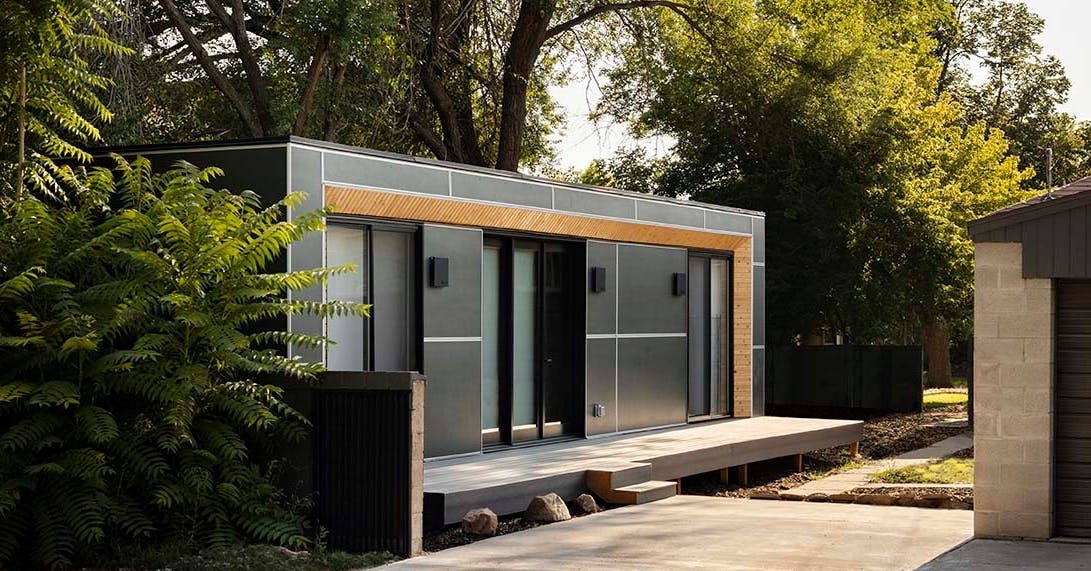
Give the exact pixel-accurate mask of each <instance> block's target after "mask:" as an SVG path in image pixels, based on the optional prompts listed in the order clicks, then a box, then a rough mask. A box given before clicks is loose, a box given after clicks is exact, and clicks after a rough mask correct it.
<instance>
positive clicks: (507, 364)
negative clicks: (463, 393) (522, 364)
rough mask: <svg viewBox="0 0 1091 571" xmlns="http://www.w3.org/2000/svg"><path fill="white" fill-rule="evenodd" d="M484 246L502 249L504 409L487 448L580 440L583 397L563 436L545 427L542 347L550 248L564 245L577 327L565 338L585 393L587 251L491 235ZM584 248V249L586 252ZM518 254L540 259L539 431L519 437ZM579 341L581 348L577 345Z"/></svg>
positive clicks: (574, 244)
mask: <svg viewBox="0 0 1091 571" xmlns="http://www.w3.org/2000/svg"><path fill="white" fill-rule="evenodd" d="M483 245H484V246H491V247H499V249H500V256H499V282H500V292H499V299H498V301H499V307H498V313H499V316H498V317H499V322H500V323H499V326H500V331H499V340H498V342H499V347H498V349H499V350H498V356H499V359H500V363H499V366H498V367H497V371H498V373H499V377H500V378H499V387H498V393H499V394H498V399H499V400H498V402H499V405H500V410H499V424H500V426H499V430H498V431H491V432H489V433H486V432H484V431H483V432H482V446H483V448H484V449H490V448H497V447H505V448H506V447H509V446H514V445H520V444H533V443H537V442H540V441H542V440H548V439H553V438H566V437H573V436H580V435H582V432H583V417H582V415H580V414H578V413H579V411H580V410H582V408H583V402H582V401H583V396H582V394H577V395H575V397H576V398H578V400H579V401H580V402H578V403H576V402H573V403H572V414H573V418H572V422H571V423H568V425H562V426H561V428H560V429H559V430H547V427H546V422H545V421H546V414H545V413H546V411H545V389H546V387H545V378H544V377H545V375H544V367H545V359H544V358H543V343H544V337H545V319H544V312H545V287H544V285H545V263H544V260H545V252H546V249H547V248H548V247H550V246H556V245H560V246H563V247H564V248H565V250H566V251H567V252H568V253H569V254H570V256H569V260H568V264H569V266H570V268H571V269H572V270H574V271H571V272H569V276H568V277H569V282H570V283H569V284H567V285H568V287H570V288H571V292H572V298H571V299H570V300H569V301H570V303H569V306H570V307H569V309H570V310H571V312H572V314H573V318H572V321H571V324H572V327H571V328H570V329H571V331H569V334H568V335H567V336H566V337H568V338H569V339H570V342H571V343H572V347H571V348H570V351H571V369H572V377H573V380H572V383H573V387H578V388H579V389H583V388H584V386H585V383H584V378H583V374H582V372H583V369H584V367H583V363H584V347H583V345H584V344H583V343H582V341H583V338H584V333H585V328H584V327H579V326H580V325H581V324H583V323H584V321H585V319H584V318H583V316H584V314H585V307H584V306H585V303H578V301H579V300H582V299H584V298H583V297H581V295H586V293H585V292H584V291H583V289H582V288H581V287H580V285H581V284H582V283H583V275H582V274H583V272H582V271H578V270H579V268H582V267H583V266H584V265H585V264H584V263H583V261H584V259H585V256H586V248H585V246H583V245H584V242H583V241H578V240H564V239H556V238H552V237H541V236H528V235H523V234H492V233H489V234H486V235H485V237H484V241H483ZM581 247H582V248H581ZM516 248H525V249H533V250H534V251H535V253H536V256H535V269H534V273H535V289H536V291H535V300H534V316H535V331H534V411H535V423H534V427H533V428H530V427H527V428H525V429H523V430H521V431H519V432H516V429H515V427H514V426H513V419H512V409H513V407H514V394H513V393H514V390H513V382H514V374H515V371H514V337H515V319H514V318H515V315H514V278H515V275H514V268H513V264H514V252H515V249H516ZM577 341H579V343H577Z"/></svg>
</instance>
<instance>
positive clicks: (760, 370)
mask: <svg viewBox="0 0 1091 571" xmlns="http://www.w3.org/2000/svg"><path fill="white" fill-rule="evenodd" d="M752 371H753V372H752V374H753V377H754V378H753V383H754V384H753V386H752V389H753V392H752V393H751V394H752V395H753V397H752V401H753V410H752V416H763V415H765V349H754V356H753V370H752Z"/></svg>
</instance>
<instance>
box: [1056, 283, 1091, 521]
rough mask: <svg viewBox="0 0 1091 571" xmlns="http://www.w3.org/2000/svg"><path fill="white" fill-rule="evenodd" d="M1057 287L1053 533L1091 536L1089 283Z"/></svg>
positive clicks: (1090, 330)
mask: <svg viewBox="0 0 1091 571" xmlns="http://www.w3.org/2000/svg"><path fill="white" fill-rule="evenodd" d="M1057 285H1058V289H1057V328H1056V339H1057V347H1056V356H1057V377H1056V395H1057V397H1056V398H1057V402H1056V406H1055V407H1054V427H1053V430H1054V448H1053V454H1054V468H1053V478H1054V480H1053V481H1054V490H1053V503H1054V510H1053V511H1054V530H1053V531H1054V534H1055V535H1066V536H1075V537H1091V281H1082V280H1081V281H1076V280H1061V281H1059V282H1058V284H1057Z"/></svg>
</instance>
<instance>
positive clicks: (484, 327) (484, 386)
mask: <svg viewBox="0 0 1091 571" xmlns="http://www.w3.org/2000/svg"><path fill="white" fill-rule="evenodd" d="M499 427H500V248H496V247H493V246H486V247H485V250H484V253H483V255H482V257H481V429H482V430H487V429H490V428H499Z"/></svg>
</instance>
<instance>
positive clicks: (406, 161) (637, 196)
mask: <svg viewBox="0 0 1091 571" xmlns="http://www.w3.org/2000/svg"><path fill="white" fill-rule="evenodd" d="M283 145H289V146H295V147H300V148H303V149H309V150H314V151H319V152H323V153H331V154H335V155H344V156H349V157H355V158H358V159H373V160H377V161H385V162H388V163H396V164H400V165H413V166H416V167H421V168H429V169H438V170H445V171H447V172H454V171H457V172H464V173H467V174H471V175H478V176H484V177H489V178H497V179H501V180H510V181H518V182H524V183H527V184H534V185H539V186H559V187H561V188H564V189H566V190H574V191H576V192H585V193H587V194H601V195H606V196H619V197H622V198H629V199H632V200H633V201H634V206H635V204H636V203H640V202H647V203H650V204H669V205H674V206H681V207H683V208H697V209H701V210H707V211H709V212H718V213H721V214H729V215H735V216H745V217H747V218H765V213H764V212H757V211H750V210H742V209H733V208H732V207H729V206H724V207H720V208H716V207H717V206H719V205H715V204H704V203H695V204H686V203H685V202H684V201H679V200H670V199H658V200H657V199H654V198H646V197H644V196H641V194H642V193H636V192H625V191H619V190H617V189H610V188H605V187H604V188H602V189H594V188H583V187H580V186H575V185H569V184H565V183H564V182H561V181H558V180H550V179H540V178H534V177H528V176H503V175H498V174H494V173H488V172H480V171H478V170H476V169H473V168H459V166H460V165H457V164H454V165H451V166H446V165H435V164H430V163H428V162H424V161H428V160H430V159H423V160H422V161H415V160H411V159H412V157H408V156H407V157H406V158H403V159H399V158H393V157H387V156H382V155H378V154H370V153H359V152H356V153H354V152H350V151H345V150H343V149H331V148H328V147H323V146H317V145H309V144H307V143H300V142H287V143H279V144H271V145H270V146H273V147H277V146H283ZM224 148H227V149H231V148H238V147H224ZM182 150H183V151H186V152H188V150H187V149H182ZM175 152H177V149H176V150H175ZM515 174H519V173H515Z"/></svg>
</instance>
